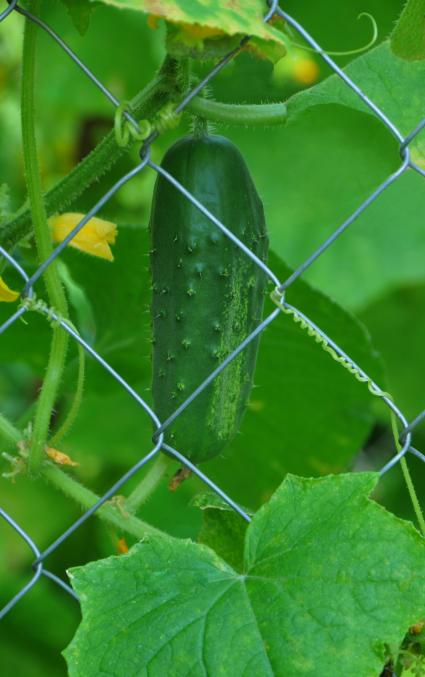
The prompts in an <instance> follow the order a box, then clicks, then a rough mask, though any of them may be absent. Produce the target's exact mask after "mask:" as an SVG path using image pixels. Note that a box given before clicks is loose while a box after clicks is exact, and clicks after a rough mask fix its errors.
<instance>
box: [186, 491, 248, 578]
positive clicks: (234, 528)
mask: <svg viewBox="0 0 425 677" xmlns="http://www.w3.org/2000/svg"><path fill="white" fill-rule="evenodd" d="M192 505H193V506H194V507H196V508H199V509H200V510H202V513H203V523H202V528H201V531H200V532H199V535H198V542H199V543H203V545H208V546H209V547H210V548H211V549H212V550H214V551H215V552H216V553H217V555H219V556H220V557H222V558H223V559H224V560H225V561H226V562H227V564H230V566H231V567H233V568H234V569H235V570H236V571H243V549H244V541H245V532H246V530H247V527H248V523H247V522H246V521H245V520H243V519H241V516H240V515H238V513H237V512H235V511H234V510H233V508H231V507H230V506H229V505H228V504H227V503H225V502H224V501H223V500H222V499H221V498H220V497H219V496H218V495H217V494H213V493H209V494H200V495H198V496H195V498H194V499H193V501H192Z"/></svg>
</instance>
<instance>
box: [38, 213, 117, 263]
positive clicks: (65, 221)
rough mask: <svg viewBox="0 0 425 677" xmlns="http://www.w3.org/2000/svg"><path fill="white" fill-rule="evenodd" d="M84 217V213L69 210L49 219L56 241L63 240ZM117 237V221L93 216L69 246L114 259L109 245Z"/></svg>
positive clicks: (110, 259)
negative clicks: (113, 221) (112, 221)
mask: <svg viewBox="0 0 425 677" xmlns="http://www.w3.org/2000/svg"><path fill="white" fill-rule="evenodd" d="M83 218H84V214H76V213H73V212H68V213H67V214H60V215H58V216H53V217H52V218H51V219H49V225H50V229H51V232H52V237H53V240H54V242H62V240H64V239H65V237H66V236H67V235H68V234H69V233H70V232H71V230H73V229H74V228H75V226H76V225H78V223H79V222H80V221H81V219H83ZM116 237H117V227H116V225H115V223H111V221H104V220H103V219H98V218H96V217H93V218H91V219H90V221H88V222H87V223H86V225H85V226H83V228H81V230H80V232H79V233H77V235H76V236H75V237H74V239H73V240H71V242H70V243H69V246H70V247H75V249H79V250H80V251H82V252H86V253H87V254H92V256H99V257H100V258H101V259H106V260H107V261H113V260H114V257H113V255H112V251H111V248H110V246H109V245H111V244H115V239H116Z"/></svg>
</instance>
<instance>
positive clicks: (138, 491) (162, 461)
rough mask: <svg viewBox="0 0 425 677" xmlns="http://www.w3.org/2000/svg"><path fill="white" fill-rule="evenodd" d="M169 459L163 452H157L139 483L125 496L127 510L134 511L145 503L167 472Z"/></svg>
mask: <svg viewBox="0 0 425 677" xmlns="http://www.w3.org/2000/svg"><path fill="white" fill-rule="evenodd" d="M171 460H172V459H171V458H169V457H168V456H165V454H159V455H158V456H157V457H156V459H155V461H154V462H153V463H152V465H151V466H150V468H149V470H148V471H147V473H146V475H145V476H144V477H143V479H142V480H141V482H140V484H138V485H137V487H136V488H135V489H134V490H133V491H132V492H131V494H130V495H129V497H128V498H127V500H126V502H125V507H126V509H127V510H129V511H130V512H133V513H135V512H137V510H138V508H140V506H141V505H143V503H146V501H147V500H148V498H149V497H150V496H151V495H152V494H153V492H154V491H155V489H156V488H157V486H158V484H159V483H160V481H161V480H162V478H163V477H164V475H165V473H166V472H167V470H168V467H169V465H170V463H171Z"/></svg>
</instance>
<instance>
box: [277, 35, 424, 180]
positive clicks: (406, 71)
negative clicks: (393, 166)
mask: <svg viewBox="0 0 425 677" xmlns="http://www.w3.org/2000/svg"><path fill="white" fill-rule="evenodd" d="M345 72H346V73H347V75H349V76H350V78H352V80H353V81H354V82H355V83H356V84H357V85H358V86H359V87H360V88H361V89H362V90H363V91H364V93H365V94H367V96H368V97H369V98H370V99H371V100H372V101H373V102H374V103H375V104H376V105H377V106H379V107H380V108H381V109H382V110H383V112H384V113H385V114H386V115H387V116H388V117H389V119H390V120H391V122H392V123H393V124H394V125H396V126H397V127H398V129H399V131H400V132H401V133H402V134H408V133H409V132H411V131H412V130H413V129H414V128H415V127H416V125H417V124H418V123H419V122H420V121H421V119H422V118H423V111H424V109H425V89H424V87H423V82H424V78H425V63H423V62H422V61H419V62H407V61H405V60H404V59H400V58H399V57H398V56H396V55H395V54H394V53H393V52H392V51H391V47H390V43H389V42H388V41H387V42H384V43H382V44H381V45H379V47H376V48H375V49H372V50H370V51H369V52H367V53H366V54H365V55H363V56H360V57H359V58H358V59H355V60H354V61H352V62H351V63H350V65H349V66H347V68H346V69H345ZM324 104H340V105H342V106H347V107H348V108H353V109H354V110H359V111H362V112H364V113H368V114H370V115H375V113H373V111H372V110H371V109H370V108H368V107H367V106H366V105H365V104H364V103H363V101H362V100H361V99H360V97H359V96H358V95H357V94H355V92H353V90H352V89H351V88H350V87H347V85H346V84H345V83H344V82H343V81H342V80H341V78H340V77H339V76H338V75H332V76H331V77H330V78H328V79H327V80H324V81H323V82H321V83H320V84H319V85H316V86H315V87H312V88H311V89H308V90H305V91H303V92H300V93H299V94H295V95H294V96H293V97H292V98H290V99H289V101H288V103H287V108H288V118H287V124H290V123H291V122H292V121H294V120H296V119H297V117H298V116H299V115H300V114H301V113H302V112H303V111H305V110H307V109H310V108H311V107H313V106H319V105H320V106H323V105H324ZM410 149H411V152H412V158H413V159H414V160H415V161H416V162H417V163H418V164H419V165H420V166H421V167H425V136H424V135H422V136H421V135H419V136H418V137H417V138H416V139H415V140H414V141H413V142H412V143H411V144H410Z"/></svg>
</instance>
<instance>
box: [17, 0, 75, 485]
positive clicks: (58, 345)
mask: <svg viewBox="0 0 425 677" xmlns="http://www.w3.org/2000/svg"><path fill="white" fill-rule="evenodd" d="M31 9H32V11H33V12H34V13H35V14H37V13H38V11H39V9H40V0H33V1H32V3H31ZM36 46H37V27H36V26H35V24H33V23H32V22H31V21H26V24H25V32H24V44H23V58H22V96H21V121H22V144H23V156H24V167H25V174H26V182H27V190H28V198H29V203H30V210H31V217H32V222H33V227H34V235H35V241H36V246H37V255H38V260H39V262H40V263H41V262H42V261H44V260H45V259H46V258H47V257H48V256H49V255H50V254H51V252H52V251H53V247H52V241H51V236H50V231H49V226H48V223H47V215H46V211H45V208H44V202H43V193H42V187H41V177H40V168H39V164H38V155H37V142H36V135H35V102H34V94H35V62H36ZM44 282H45V284H46V288H47V294H48V297H49V303H50V305H51V306H53V307H54V308H55V309H56V310H57V312H58V313H59V314H60V315H61V316H66V314H67V303H66V297H65V293H64V290H63V287H62V283H61V281H60V278H59V275H58V271H57V268H56V265H55V264H54V263H53V264H52V265H50V266H49V268H48V269H47V270H46V272H45V273H44ZM67 345H68V336H67V334H66V333H65V332H64V331H62V330H59V329H54V330H53V337H52V344H51V349H50V355H49V361H48V364H47V369H46V374H45V377H44V380H43V385H42V388H41V392H40V396H39V399H38V402H37V408H36V413H35V419H34V427H33V436H32V440H31V448H30V452H29V458H28V469H29V472H30V473H31V474H37V473H38V472H39V470H40V465H41V463H42V461H43V455H44V446H45V443H46V439H47V436H48V432H49V425H50V420H51V415H52V411H53V407H54V404H55V400H56V396H57V391H58V387H59V384H60V381H61V378H62V372H63V368H64V365H65V358H66V349H67Z"/></svg>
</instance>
